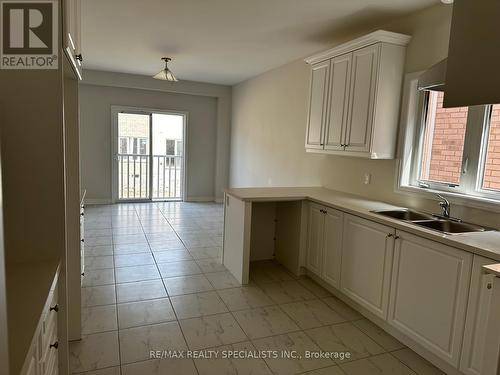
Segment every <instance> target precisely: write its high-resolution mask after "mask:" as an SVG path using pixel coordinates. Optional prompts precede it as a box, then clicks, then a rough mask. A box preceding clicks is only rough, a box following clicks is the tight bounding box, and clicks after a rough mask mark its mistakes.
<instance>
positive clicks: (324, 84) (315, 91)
mask: <svg viewBox="0 0 500 375" xmlns="http://www.w3.org/2000/svg"><path fill="white" fill-rule="evenodd" d="M329 71H330V62H329V61H326V62H322V63H319V64H316V65H314V66H313V68H312V73H311V82H312V84H311V95H310V98H309V108H311V110H310V111H309V127H308V128H307V135H306V147H309V148H314V149H323V146H324V144H323V129H324V128H325V121H326V117H327V116H326V111H325V109H326V100H327V98H328V76H329Z"/></svg>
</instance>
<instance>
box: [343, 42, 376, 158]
mask: <svg viewBox="0 0 500 375" xmlns="http://www.w3.org/2000/svg"><path fill="white" fill-rule="evenodd" d="M379 51H380V45H378V44H376V45H372V46H368V47H365V48H361V49H359V50H357V51H354V52H353V53H352V72H351V91H350V100H349V117H348V123H347V134H346V151H356V152H369V151H370V141H371V133H372V125H373V107H374V102H375V89H376V85H377V67H378V58H379Z"/></svg>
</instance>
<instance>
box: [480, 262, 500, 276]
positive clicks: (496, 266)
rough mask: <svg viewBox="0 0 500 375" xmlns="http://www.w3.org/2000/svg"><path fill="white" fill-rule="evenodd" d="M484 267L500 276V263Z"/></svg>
mask: <svg viewBox="0 0 500 375" xmlns="http://www.w3.org/2000/svg"><path fill="white" fill-rule="evenodd" d="M483 269H484V270H486V272H488V273H491V274H493V275H495V276H496V277H500V264H491V265H487V266H483Z"/></svg>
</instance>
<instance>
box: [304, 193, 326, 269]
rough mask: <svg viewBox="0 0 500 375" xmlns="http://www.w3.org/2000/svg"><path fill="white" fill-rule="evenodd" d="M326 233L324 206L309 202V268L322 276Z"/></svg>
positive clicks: (307, 261)
mask: <svg viewBox="0 0 500 375" xmlns="http://www.w3.org/2000/svg"><path fill="white" fill-rule="evenodd" d="M324 233H325V216H324V214H323V206H320V205H319V204H315V203H310V204H309V215H308V226H307V260H306V263H307V269H308V270H309V271H311V272H313V273H315V274H316V275H317V276H321V262H322V261H323V259H322V258H323V236H324Z"/></svg>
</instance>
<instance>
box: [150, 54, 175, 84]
mask: <svg viewBox="0 0 500 375" xmlns="http://www.w3.org/2000/svg"><path fill="white" fill-rule="evenodd" d="M161 59H162V60H163V61H165V69H163V70H162V71H160V72H159V73H158V74H156V75H155V76H153V78H154V79H161V80H162V81H169V82H177V81H178V79H177V78H175V76H174V73H172V71H171V70H170V69H169V68H168V62H169V61H171V60H172V59H171V58H170V57H162V58H161Z"/></svg>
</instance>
